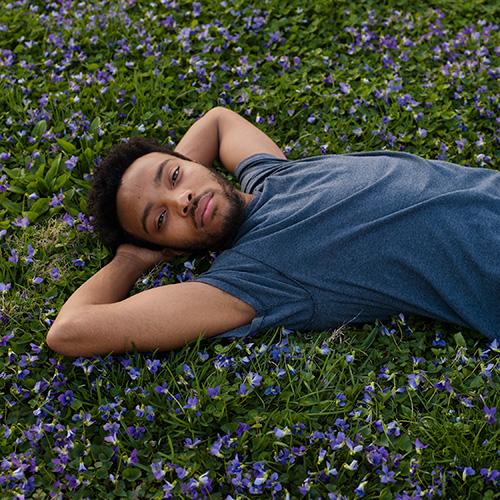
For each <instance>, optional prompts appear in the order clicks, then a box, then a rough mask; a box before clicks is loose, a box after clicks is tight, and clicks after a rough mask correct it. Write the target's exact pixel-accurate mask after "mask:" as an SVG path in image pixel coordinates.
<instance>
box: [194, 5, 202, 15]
mask: <svg viewBox="0 0 500 500" xmlns="http://www.w3.org/2000/svg"><path fill="white" fill-rule="evenodd" d="M200 14H201V3H200V2H193V17H198V16H199V15H200Z"/></svg>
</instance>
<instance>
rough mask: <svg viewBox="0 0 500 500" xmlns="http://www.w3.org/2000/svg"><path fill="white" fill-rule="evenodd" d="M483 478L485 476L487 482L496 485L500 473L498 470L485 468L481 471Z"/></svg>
mask: <svg viewBox="0 0 500 500" xmlns="http://www.w3.org/2000/svg"><path fill="white" fill-rule="evenodd" d="M479 473H480V474H481V476H483V477H484V478H485V479H486V480H487V481H491V482H492V483H496V482H497V480H498V479H499V478H500V471H498V470H496V469H486V468H483V469H481V470H480V471H479Z"/></svg>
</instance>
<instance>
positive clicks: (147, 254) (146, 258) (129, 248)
mask: <svg viewBox="0 0 500 500" xmlns="http://www.w3.org/2000/svg"><path fill="white" fill-rule="evenodd" d="M179 255H183V254H182V252H179V251H177V250H171V249H170V248H164V249H163V250H149V249H148V248H143V247H139V246H136V245H131V244H128V243H127V244H123V245H120V246H119V247H118V249H117V251H116V255H115V259H116V260H118V261H120V262H127V265H131V266H133V268H134V269H136V270H137V271H138V272H140V273H143V272H146V271H147V270H149V269H151V268H152V267H153V266H155V265H156V264H159V263H160V262H163V261H166V262H168V261H170V260H172V259H173V258H174V257H177V256H179Z"/></svg>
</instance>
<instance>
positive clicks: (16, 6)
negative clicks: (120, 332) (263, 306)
mask: <svg viewBox="0 0 500 500" xmlns="http://www.w3.org/2000/svg"><path fill="white" fill-rule="evenodd" d="M496 5H497V3H496V2H495V1H494V0H474V1H472V0H464V1H462V2H451V1H443V0H438V1H435V2H429V3H428V4H427V3H426V2H410V1H404V0H391V1H387V2H375V1H372V0H369V1H364V2H349V1H334V0H330V1H324V0H316V1H314V2H303V1H299V0H290V1H286V2H283V1H278V0H265V1H261V2H254V3H253V5H252V3H251V2H248V1H243V0H235V1H231V0H227V1H216V0H203V1H201V2H190V1H184V0H177V1H176V0H161V1H160V0H151V1H141V0H114V1H111V0H92V1H87V2H79V1H75V0H58V1H55V0H54V1H53V2H49V1H42V0H30V1H28V0H16V1H11V2H2V3H1V6H0V80H1V92H0V103H1V105H0V116H1V121H2V126H1V128H0V251H1V259H0V393H1V401H2V403H1V411H0V497H1V498H19V499H21V498H28V497H30V498H38V499H43V498H70V497H74V498H110V497H114V496H117V497H125V498H133V499H138V498H148V499H149V498H163V497H165V498H205V497H210V498H227V499H231V498H233V499H236V498H238V499H242V498H251V497H259V496H260V497H262V498H303V497H306V498H314V499H316V498H332V499H334V498H357V497H363V496H365V497H367V498H383V499H392V498H397V499H410V498H422V497H426V498H428V497H435V496H442V497H445V498H471V499H477V498H493V497H494V496H495V494H496V492H497V491H498V489H497V488H498V483H499V477H500V472H499V470H498V469H499V458H498V457H499V451H498V444H499V431H498V424H497V422H496V420H497V415H496V409H497V407H498V403H499V390H498V387H499V373H498V367H499V352H500V349H499V346H498V343H496V342H492V341H491V340H488V339H486V338H484V337H482V336H481V335H480V334H479V333H477V332H472V331H469V330H466V329H464V328H459V327H456V326H452V325H446V324H440V323H438V322H435V321H430V320H427V319H425V318H418V317H405V316H403V315H399V316H395V317H394V318H392V319H391V320H388V321H383V322H376V323H373V324H367V325H359V326H356V327H354V326H349V327H344V328H340V329H336V330H334V329H332V330H331V331H327V332H298V331H295V332H294V331H289V330H286V329H284V328H281V327H280V328H276V329H274V330H272V331H268V332H260V333H256V334H253V335H251V336H250V337H248V338H245V339H241V340H238V341H231V340H228V339H213V340H198V341H197V342H194V343H192V344H190V345H187V346H186V347H185V348H183V349H181V350H178V351H175V352H170V353H159V352H155V353H146V354H130V355H119V356H118V355H110V356H106V357H102V358H101V357H96V358H78V359H71V358H65V357H62V356H59V355H56V354H55V353H54V352H52V351H50V349H48V348H47V346H46V345H45V341H44V340H45V336H46V333H47V330H48V327H49V326H50V324H51V323H52V321H53V320H54V318H55V316H56V314H57V311H58V310H59V308H60V307H61V305H62V304H63V302H64V300H65V298H67V297H68V295H69V294H70V293H71V292H72V291H73V290H74V289H75V288H76V287H77V286H78V285H79V284H81V283H82V282H84V281H85V280H86V279H87V278H89V277H90V276H91V275H92V274H93V273H94V272H95V271H96V270H97V269H99V268H100V267H101V266H102V265H103V264H104V263H105V262H107V261H108V259H109V257H110V252H109V251H108V250H107V249H106V248H105V247H104V246H102V244H100V243H99V241H98V240H97V238H96V236H95V235H94V234H93V232H92V221H91V220H89V219H88V216H87V214H86V195H87V192H88V188H89V185H90V180H91V178H92V172H93V170H94V168H95V167H96V165H97V164H98V163H99V160H100V158H101V157H102V156H103V155H104V154H106V151H107V150H108V149H109V148H110V146H111V145H112V144H114V143H116V142H118V141H120V140H122V139H124V138H126V137H130V136H134V135H144V136H151V137H155V138H157V139H159V140H160V141H161V142H162V143H164V144H167V145H171V146H173V145H175V143H176V142H177V141H178V140H179V139H180V138H181V137H182V134H183V133H184V132H185V131H186V129H187V128H188V127H189V125H190V124H191V123H193V121H194V120H195V119H196V118H198V117H199V116H201V115H202V114H203V113H204V112H206V111H207V110H208V109H210V108H211V107H213V106H217V105H223V106H227V107H229V108H231V109H233V110H234V111H237V112H239V113H241V114H242V115H243V116H245V117H246V118H247V119H248V120H250V121H252V122H253V123H255V124H257V126H258V127H260V128H261V129H262V130H264V131H265V132H266V133H267V134H269V135H270V136H271V137H272V138H273V139H274V140H275V141H276V142H277V143H278V144H279V145H280V146H281V147H282V148H283V149H284V151H285V152H286V154H287V155H288V156H289V157H290V158H298V157H301V156H305V155H318V154H327V153H343V152H354V151H367V150H376V149H379V150H380V149H389V150H402V151H407V152H410V153H416V154H419V155H420V156H423V157H426V158H440V159H446V160H449V161H452V162H455V163H459V164H461V165H466V166H472V167H482V168H498V150H499V137H498V108H499V97H498V89H499V87H498V80H497V78H498V55H499V49H498V47H499V45H500V44H499V36H498V26H497V25H496V24H495V23H494V20H495V19H497V20H498V18H499V13H500V10H499V9H498V8H497V7H496ZM450 216H451V215H450ZM311 244H314V243H313V242H311ZM388 244H390V242H388ZM418 244H419V242H418V241H415V245H418ZM213 258H214V255H212V254H210V255H207V256H206V257H204V258H197V259H196V260H190V261H186V262H184V261H182V260H177V261H174V262H172V263H170V264H168V265H164V266H159V267H157V268H156V269H154V270H153V271H152V272H150V273H149V274H148V275H146V276H144V277H143V279H141V280H139V281H138V283H137V285H136V287H135V288H134V291H133V292H137V291H139V290H142V289H145V288H149V287H154V286H160V285H165V284H169V283H175V282H179V281H186V280H189V279H192V277H193V276H194V275H196V274H199V273H201V272H203V271H204V270H206V269H207V268H208V266H209V265H210V263H211V261H212V259H213ZM429 258H432V256H430V257H429ZM499 330H500V325H499Z"/></svg>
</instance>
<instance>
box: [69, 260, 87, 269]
mask: <svg viewBox="0 0 500 500" xmlns="http://www.w3.org/2000/svg"><path fill="white" fill-rule="evenodd" d="M72 262H73V265H74V266H75V267H85V261H84V260H82V259H73V260H72Z"/></svg>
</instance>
